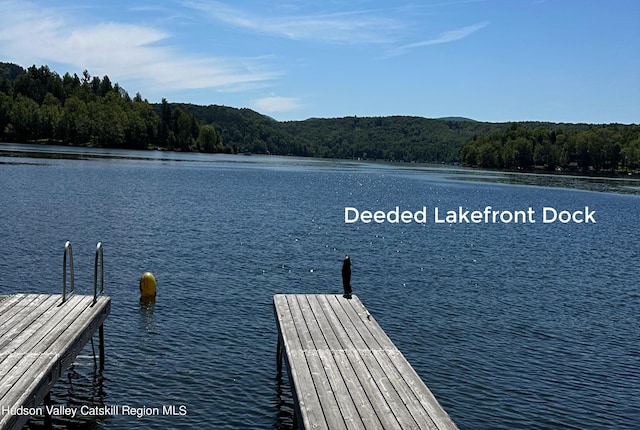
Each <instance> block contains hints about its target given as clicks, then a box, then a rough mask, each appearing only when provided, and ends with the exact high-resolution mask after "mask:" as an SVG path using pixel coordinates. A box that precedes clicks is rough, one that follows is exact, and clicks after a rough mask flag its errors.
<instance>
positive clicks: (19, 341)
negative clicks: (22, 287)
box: [0, 294, 111, 430]
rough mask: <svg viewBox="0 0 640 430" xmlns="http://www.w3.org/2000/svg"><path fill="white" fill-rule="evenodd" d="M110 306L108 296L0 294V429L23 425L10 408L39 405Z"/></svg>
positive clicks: (17, 427) (13, 409) (18, 409)
mask: <svg viewBox="0 0 640 430" xmlns="http://www.w3.org/2000/svg"><path fill="white" fill-rule="evenodd" d="M94 300H95V303H94ZM110 310H111V298H110V297H108V296H99V297H97V298H95V299H94V296H93V295H92V296H83V295H71V296H66V300H65V301H64V303H63V302H62V295H60V294H54V295H51V294H15V295H10V296H0V412H1V416H0V429H2V430H4V429H20V428H22V426H23V425H24V423H25V422H26V421H27V420H28V419H29V415H26V414H23V413H18V414H16V413H14V412H15V411H19V412H20V411H24V408H36V407H38V406H39V405H41V403H42V401H43V400H44V398H45V396H46V395H47V393H48V392H49V390H50V389H51V386H52V385H53V384H54V382H55V381H56V380H57V379H58V377H59V376H60V375H61V374H62V373H63V372H64V371H65V370H66V369H67V368H68V367H69V365H70V364H71V363H72V362H73V360H74V359H75V357H76V356H77V355H78V353H79V352H80V351H81V350H82V348H83V347H84V345H85V344H86V343H87V342H88V341H89V339H91V337H92V336H93V334H94V333H95V331H96V330H97V329H98V328H101V327H102V324H103V322H104V320H105V319H106V318H107V315H108V314H109V311H110ZM100 332H101V334H102V330H100ZM101 337H102V336H101ZM102 354H103V352H102V348H101V359H102ZM21 407H22V408H23V409H20V408H21Z"/></svg>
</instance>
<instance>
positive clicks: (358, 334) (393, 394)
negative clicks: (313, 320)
mask: <svg viewBox="0 0 640 430" xmlns="http://www.w3.org/2000/svg"><path fill="white" fill-rule="evenodd" d="M352 301H353V298H352V299H351V300H347V299H344V298H342V297H330V298H329V303H330V304H331V305H332V307H333V309H334V311H335V312H336V315H337V316H338V318H339V319H340V320H341V321H342V324H343V327H344V328H345V330H346V331H347V332H348V333H350V338H351V340H352V341H353V344H354V347H355V348H356V350H358V351H360V354H361V356H362V358H363V360H364V361H365V363H366V364H367V367H368V368H369V371H370V372H371V374H372V375H373V377H374V381H375V384H376V385H377V387H378V389H379V390H380V393H382V395H383V397H384V400H385V402H386V403H387V405H388V406H389V408H391V410H392V411H393V414H394V416H395V417H396V419H397V420H398V423H399V424H400V427H401V428H403V429H415V428H418V427H419V426H418V423H417V422H416V420H415V419H414V418H413V416H412V415H411V413H410V412H409V409H408V408H407V405H406V404H405V402H404V401H403V399H402V398H401V397H400V395H399V394H398V392H397V390H396V388H395V386H394V384H393V382H392V381H391V379H390V378H389V375H387V374H386V373H385V372H384V370H383V369H382V367H381V366H380V363H378V360H377V358H376V357H375V356H374V355H373V352H372V349H378V350H379V349H380V345H379V343H378V342H377V341H376V340H375V338H373V337H371V336H369V342H370V343H371V346H369V345H368V344H367V342H365V339H364V338H363V335H365V334H366V333H368V331H367V329H366V328H365V327H364V323H363V320H361V319H359V318H357V315H356V316H355V317H354V314H355V312H354V311H353V307H352V305H351V303H350V302H352ZM365 320H366V317H365Z"/></svg>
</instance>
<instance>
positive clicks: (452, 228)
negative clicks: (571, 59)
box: [0, 144, 640, 429]
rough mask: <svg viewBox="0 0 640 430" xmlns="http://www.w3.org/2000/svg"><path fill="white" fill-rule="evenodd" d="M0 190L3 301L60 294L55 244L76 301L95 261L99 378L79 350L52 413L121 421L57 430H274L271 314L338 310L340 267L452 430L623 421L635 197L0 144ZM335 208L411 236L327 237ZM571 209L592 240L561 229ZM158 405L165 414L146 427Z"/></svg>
mask: <svg viewBox="0 0 640 430" xmlns="http://www.w3.org/2000/svg"><path fill="white" fill-rule="evenodd" d="M0 184H1V191H0V218H1V219H2V232H1V233H2V234H0V294H7V293H15V292H39V293H52V294H54V293H59V292H60V288H61V277H62V256H63V249H64V243H65V242H66V241H67V240H69V241H71V243H72V244H73V254H74V263H75V272H76V276H75V278H76V291H77V292H78V293H82V294H91V292H92V288H93V262H94V253H95V246H96V243H97V242H98V241H101V242H102V244H103V246H104V263H105V293H106V294H108V295H110V296H111V298H112V311H111V315H110V316H109V318H108V319H107V321H106V323H105V339H106V366H105V370H104V372H103V373H102V374H97V375H96V374H95V373H94V366H93V363H94V361H93V360H94V359H93V352H92V348H91V345H90V344H89V345H88V346H87V347H86V348H85V349H84V350H83V352H82V353H81V354H80V356H79V357H78V359H77V361H76V363H75V365H74V366H73V368H72V369H71V370H70V371H69V372H66V373H64V374H63V376H62V377H61V379H60V380H59V382H58V383H57V384H56V386H55V388H54V390H53V392H52V397H53V402H54V403H55V404H64V405H74V406H77V405H82V404H85V405H90V406H101V405H102V406H120V407H123V406H127V407H130V408H131V409H132V411H133V412H132V413H133V414H125V413H123V412H122V410H120V411H119V413H117V414H110V413H105V414H104V415H105V416H101V417H94V416H84V417H76V418H75V419H71V418H59V419H56V421H55V423H56V425H58V426H59V427H60V428H78V426H81V427H83V428H103V429H116V428H128V429H148V428H151V429H164V428H194V427H197V428H216V429H225V428H227V429H235V428H291V427H292V399H291V393H290V387H289V385H288V382H287V381H286V379H285V380H284V381H283V382H282V384H281V383H279V381H278V379H277V378H276V360H275V354H276V342H277V332H276V324H275V320H274V315H273V308H272V297H273V295H274V294H275V293H341V292H342V285H341V275H340V269H341V265H342V259H343V258H344V256H345V254H348V255H350V257H351V259H352V272H353V275H352V286H353V290H354V293H355V294H357V295H358V296H359V298H360V299H361V300H362V302H363V303H364V304H365V306H367V308H368V309H369V311H370V312H371V314H372V315H373V316H374V317H375V318H376V319H377V321H378V322H379V323H380V325H381V326H382V327H383V329H385V331H386V332H387V333H388V335H389V337H390V338H391V339H392V340H393V341H394V343H395V344H396V346H397V347H398V348H399V349H400V350H401V351H402V352H403V353H404V355H405V356H406V357H407V359H408V360H409V362H410V363H411V364H412V365H413V367H414V368H415V369H416V371H417V372H418V373H419V374H420V375H421V377H422V378H423V380H424V381H425V383H426V384H427V386H428V387H429V388H430V389H431V390H432V391H433V393H434V394H435V396H436V398H437V399H438V400H439V402H440V403H441V404H442V406H443V407H444V408H445V410H446V411H447V412H448V413H449V415H450V416H451V417H452V418H453V420H454V421H455V422H456V424H457V425H458V426H459V427H460V428H461V429H486V428H491V429H536V428H539V429H570V428H586V429H603V428H611V429H632V428H638V427H639V426H640V281H639V280H640V264H638V262H639V261H640V241H639V240H638V225H639V224H638V217H639V216H640V196H639V194H640V182H638V181H636V180H632V179H626V180H622V179H603V178H597V179H594V178H581V177H571V176H562V177H558V176H545V175H530V174H517V173H499V172H483V171H479V170H472V169H464V168H457V167H451V166H422V165H416V164H383V163H373V162H360V161H341V160H321V159H303V158H287V157H268V156H231V155H207V154H181V153H169V152H159V151H148V152H139V151H117V150H99V149H81V148H70V147H49V146H39V145H11V144H0ZM489 206H490V207H491V208H490V209H487V207H489ZM348 207H349V208H354V209H355V210H357V211H358V213H360V214H361V213H362V212H363V211H367V210H368V211H371V212H372V216H373V214H374V212H375V211H382V212H384V213H385V214H388V213H389V212H390V211H391V212H392V211H394V210H395V209H396V207H398V211H399V212H402V211H405V210H406V211H410V212H412V213H415V212H416V211H420V210H423V209H424V210H425V211H426V212H425V213H426V218H427V219H426V222H424V223H421V222H411V223H403V222H397V223H391V222H388V219H386V221H385V222H383V223H378V222H375V221H372V222H369V223H365V222H362V221H356V222H345V208H348ZM587 207H588V210H587V212H588V211H592V212H593V214H592V216H593V220H594V221H595V223H594V222H588V223H585V222H582V223H578V222H574V221H580V220H584V219H585V213H584V212H585V208H587ZM436 208H437V209H438V210H439V216H440V218H441V219H442V218H443V217H444V216H445V215H446V214H447V213H448V212H449V211H452V213H455V217H456V221H455V222H453V218H450V219H449V220H448V221H447V222H436V217H435V210H436ZM544 208H550V209H553V210H555V211H556V212H557V213H560V212H563V211H566V213H567V214H568V215H565V218H564V219H565V220H566V219H569V222H567V223H562V222H559V221H557V220H556V222H547V223H545V222H543V221H544V220H543V215H544ZM550 209H549V210H548V214H549V215H551V214H552V213H551V211H550ZM494 210H495V211H498V212H499V213H498V215H497V218H496V220H497V222H491V221H493V219H492V215H491V213H490V211H494ZM528 210H531V211H533V214H532V216H531V220H532V221H535V222H518V223H515V222H509V223H507V222H503V221H505V220H506V219H507V218H505V217H508V215H504V214H506V213H507V212H510V213H512V214H513V213H515V212H516V211H528ZM466 211H468V212H466ZM473 211H478V214H476V215H477V216H476V215H473ZM485 211H489V215H488V217H486V218H485V215H484V213H485ZM465 212H466V215H463V214H464V213H465ZM574 213H576V214H577V215H575V216H574V217H573V219H572V218H571V215H572V214H574ZM580 213H582V215H580ZM385 216H386V215H385ZM451 216H453V215H451ZM566 216H568V217H569V218H566ZM501 217H502V218H501ZM379 219H381V218H380V217H379ZM465 219H467V220H469V221H467V222H465ZM472 219H473V220H478V221H479V222H472V221H471V220H472ZM527 221H530V220H527ZM589 221H591V220H589ZM145 271H151V272H152V273H153V274H154V275H155V278H156V280H157V282H158V296H157V299H156V303H155V304H151V305H150V304H141V303H140V302H139V289H138V281H139V279H140V276H141V275H142V273H143V272H145ZM96 348H97V346H96ZM166 405H175V406H177V407H178V409H177V410H176V411H177V412H178V413H176V414H175V415H167V414H162V413H154V408H158V409H160V410H162V408H163V406H166ZM144 407H146V408H147V409H136V408H144ZM180 408H182V409H180ZM121 409H122V408H121ZM136 411H137V412H139V415H141V416H136ZM145 411H147V412H149V413H145ZM181 411H182V412H184V414H181V413H180V412H181ZM40 423H41V419H39V418H36V419H34V420H32V424H31V426H32V427H33V428H38V426H39V424H40Z"/></svg>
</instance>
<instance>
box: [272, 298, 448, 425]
mask: <svg viewBox="0 0 640 430" xmlns="http://www.w3.org/2000/svg"><path fill="white" fill-rule="evenodd" d="M274 310H275V315H276V320H277V325H278V370H280V368H281V367H280V366H281V364H280V363H281V362H282V359H283V358H284V360H285V363H286V365H287V370H288V373H289V377H290V379H291V386H292V390H293V398H294V402H295V414H296V418H297V422H298V424H299V425H300V426H301V427H304V428H305V429H311V428H314V429H332V430H334V429H438V430H442V429H457V427H456V425H455V424H454V422H453V421H452V420H451V418H450V417H449V415H448V414H447V413H446V412H445V410H444V409H443V408H442V407H441V406H440V404H439V403H438V401H437V400H436V398H435V397H434V396H433V394H432V393H431V391H430V390H429V389H428V388H427V386H426V385H425V384H424V382H423V381H422V379H420V377H419V376H418V374H417V373H416V372H415V370H414V369H413V368H412V367H411V365H410V364H409V362H408V361H407V360H406V359H405V358H404V356H403V355H402V353H401V352H400V351H398V349H397V348H396V347H395V345H394V344H393V342H391V340H390V339H389V337H388V336H387V334H386V333H385V332H384V331H383V330H382V328H381V327H380V326H379V325H378V323H377V322H376V321H375V319H374V318H373V316H371V315H370V314H369V312H368V311H367V309H366V308H365V307H364V305H363V304H362V303H361V302H360V300H359V299H358V298H357V297H356V296H353V297H352V298H351V299H346V298H343V297H342V296H341V295H294V294H277V295H275V296H274Z"/></svg>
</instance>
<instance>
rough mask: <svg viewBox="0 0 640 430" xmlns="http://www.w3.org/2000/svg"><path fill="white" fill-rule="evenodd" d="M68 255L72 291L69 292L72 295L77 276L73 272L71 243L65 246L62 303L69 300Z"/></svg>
mask: <svg viewBox="0 0 640 430" xmlns="http://www.w3.org/2000/svg"><path fill="white" fill-rule="evenodd" d="M67 254H69V271H70V272H71V291H70V292H69V295H71V294H73V292H74V290H75V285H74V278H75V274H74V272H73V249H72V247H71V242H69V241H67V243H65V244H64V256H63V257H62V303H64V302H65V301H66V300H67Z"/></svg>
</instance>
